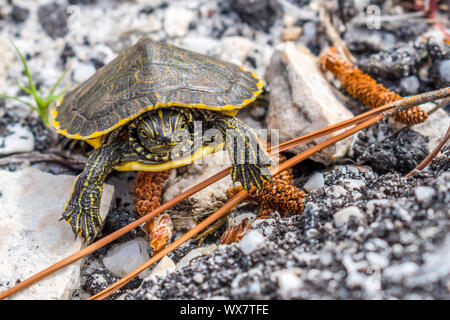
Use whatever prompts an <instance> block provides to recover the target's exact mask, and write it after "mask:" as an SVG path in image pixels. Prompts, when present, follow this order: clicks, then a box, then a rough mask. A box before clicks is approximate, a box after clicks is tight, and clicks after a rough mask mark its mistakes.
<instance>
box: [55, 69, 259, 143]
mask: <svg viewBox="0 0 450 320" xmlns="http://www.w3.org/2000/svg"><path fill="white" fill-rule="evenodd" d="M239 68H240V69H241V70H242V71H244V72H248V71H247V70H246V69H245V68H244V67H239ZM251 74H252V76H253V77H254V78H255V79H257V80H258V82H257V83H256V86H257V88H258V90H257V91H254V92H252V93H253V97H251V98H250V99H244V100H243V102H242V103H241V104H239V105H230V104H227V105H225V106H223V107H221V109H219V110H218V109H217V108H213V107H211V106H208V105H205V104H194V105H188V104H180V103H173V102H169V103H167V104H163V103H158V104H156V105H155V106H148V107H146V108H144V109H142V110H141V112H139V113H137V114H135V115H133V116H131V117H128V118H125V119H122V120H120V121H119V122H117V123H116V124H115V125H113V126H112V127H111V128H109V129H107V130H104V131H96V132H94V133H92V134H90V135H89V136H82V135H80V134H79V133H76V134H69V133H67V130H66V129H64V130H61V129H59V127H60V122H59V121H56V117H57V115H58V111H57V110H56V109H57V107H58V106H59V105H61V103H62V101H63V100H64V97H61V98H60V99H59V101H58V104H57V105H53V106H52V108H51V110H50V113H49V114H50V123H51V124H52V125H53V127H54V128H55V129H56V132H58V133H60V134H62V135H64V136H66V137H67V138H71V139H77V140H88V141H87V142H88V143H89V144H91V145H92V146H93V147H95V148H97V147H98V146H99V145H100V139H99V137H101V136H103V135H105V134H107V133H109V132H111V131H113V130H115V129H117V128H119V127H121V126H122V125H124V124H126V123H128V122H130V121H132V120H134V119H135V118H137V117H139V116H140V115H142V114H144V113H145V112H148V111H151V110H156V109H159V108H164V107H184V108H191V109H204V110H213V111H219V112H222V113H224V114H228V115H231V116H235V115H236V113H237V112H238V111H239V110H240V109H242V108H243V107H245V106H246V105H248V104H249V103H251V102H253V101H255V100H256V98H257V97H258V96H259V95H260V94H261V92H262V90H263V86H264V81H263V80H262V79H261V78H260V77H258V75H257V74H256V73H254V72H252V73H251Z"/></svg>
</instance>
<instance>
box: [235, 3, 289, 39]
mask: <svg viewBox="0 0 450 320" xmlns="http://www.w3.org/2000/svg"><path fill="white" fill-rule="evenodd" d="M230 7H231V9H232V10H233V11H234V12H236V13H237V14H238V16H239V18H241V20H242V21H244V22H246V23H248V24H249V25H250V26H252V27H254V28H256V29H259V30H263V31H264V32H269V29H270V28H271V27H272V25H273V24H274V22H275V21H276V19H277V18H278V17H280V16H281V14H282V8H281V6H280V4H279V3H278V2H277V1H276V0H232V1H231V2H230Z"/></svg>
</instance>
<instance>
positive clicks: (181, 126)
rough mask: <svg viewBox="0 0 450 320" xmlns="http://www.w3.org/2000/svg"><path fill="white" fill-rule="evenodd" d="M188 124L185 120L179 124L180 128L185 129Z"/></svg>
mask: <svg viewBox="0 0 450 320" xmlns="http://www.w3.org/2000/svg"><path fill="white" fill-rule="evenodd" d="M186 126H187V124H186V122H185V121H183V122H182V123H181V124H180V125H179V128H180V129H181V130H184V129H186Z"/></svg>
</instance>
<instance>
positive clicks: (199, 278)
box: [192, 273, 205, 284]
mask: <svg viewBox="0 0 450 320" xmlns="http://www.w3.org/2000/svg"><path fill="white" fill-rule="evenodd" d="M192 279H193V280H194V281H195V282H197V283H199V284H200V283H202V282H203V280H205V277H204V276H203V275H202V274H201V273H196V274H194V276H193V277H192Z"/></svg>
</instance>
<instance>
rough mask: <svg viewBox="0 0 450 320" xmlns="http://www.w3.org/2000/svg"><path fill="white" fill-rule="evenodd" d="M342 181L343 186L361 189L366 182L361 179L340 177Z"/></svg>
mask: <svg viewBox="0 0 450 320" xmlns="http://www.w3.org/2000/svg"><path fill="white" fill-rule="evenodd" d="M342 182H344V184H345V186H346V187H348V188H349V189H352V190H353V189H361V188H362V187H364V186H365V185H366V183H365V182H364V181H363V180H357V179H342Z"/></svg>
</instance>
